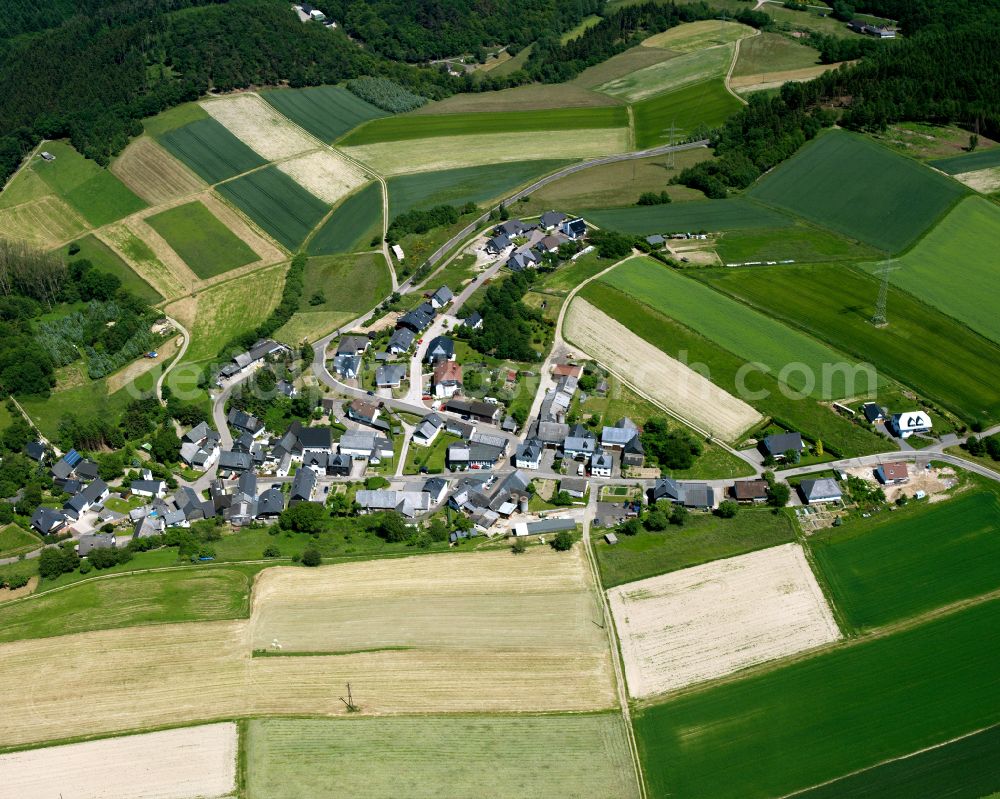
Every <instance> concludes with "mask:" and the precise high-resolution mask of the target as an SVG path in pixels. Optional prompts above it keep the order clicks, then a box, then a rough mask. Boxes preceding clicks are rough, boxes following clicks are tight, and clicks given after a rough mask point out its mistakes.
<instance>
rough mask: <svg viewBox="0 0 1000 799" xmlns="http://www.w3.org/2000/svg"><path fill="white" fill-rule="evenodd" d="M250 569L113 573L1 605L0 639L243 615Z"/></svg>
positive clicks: (231, 617) (23, 638)
mask: <svg viewBox="0 0 1000 799" xmlns="http://www.w3.org/2000/svg"><path fill="white" fill-rule="evenodd" d="M252 574H253V570H249V571H248V570H246V569H205V570H198V571H192V570H187V569H181V570H172V571H162V572H148V573H145V574H135V575H129V576H114V577H108V578H103V579H100V580H91V581H89V582H85V583H82V584H81V585H76V586H73V587H71V588H67V589H64V590H60V591H56V592H52V593H46V594H40V595H39V596H37V597H32V598H31V599H28V600H24V601H21V602H14V603H7V604H4V605H0V642H8V641H19V640H25V639H29V638H49V637H51V636H56V635H70V634H72V633H81V632H87V631H89V630H105V629H111V628H115V627H132V626H135V625H140V624H167V623H171V622H180V621H213V620H217V619H234V618H239V617H241V616H247V615H249V612H250V583H251V576H252Z"/></svg>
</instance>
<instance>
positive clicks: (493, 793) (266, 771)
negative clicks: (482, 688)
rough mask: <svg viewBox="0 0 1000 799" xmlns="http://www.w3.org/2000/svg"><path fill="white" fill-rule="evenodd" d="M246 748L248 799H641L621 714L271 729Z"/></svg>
mask: <svg viewBox="0 0 1000 799" xmlns="http://www.w3.org/2000/svg"><path fill="white" fill-rule="evenodd" d="M390 741H391V742H392V744H391V745H387V742H390ZM428 745H432V746H433V749H434V751H435V752H437V753H439V755H440V756H429V755H428V749H427V747H428ZM246 747H247V797H248V799H299V797H303V796H310V797H316V799H326V798H329V799H332V798H333V797H340V796H351V797H354V799H389V798H390V797H396V796H407V797H412V799H465V797H469V796H489V797H491V798H492V799H520V797H524V796H544V797H550V798H551V799H560V797H564V798H565V799H570V797H584V796H586V797H610V796H613V797H616V799H629V798H630V797H636V796H638V786H637V785H636V778H635V772H634V769H633V767H632V763H631V757H630V755H629V750H628V742H627V739H626V735H625V729H624V722H623V720H622V719H621V717H620V716H618V715H616V714H585V715H574V716H560V715H547V716H535V715H519V716H475V715H463V716H437V715H435V716H420V717H405V716H401V717H395V718H393V717H386V718H354V719H265V720H255V721H251V722H250V725H249V727H248V729H247V739H246Z"/></svg>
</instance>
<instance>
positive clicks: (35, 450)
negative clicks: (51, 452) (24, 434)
mask: <svg viewBox="0 0 1000 799" xmlns="http://www.w3.org/2000/svg"><path fill="white" fill-rule="evenodd" d="M24 454H25V455H27V456H28V457H29V458H31V460H33V461H35V462H36V463H43V462H44V461H45V445H44V444H43V443H42V442H41V441H29V442H28V443H27V444H25V445H24Z"/></svg>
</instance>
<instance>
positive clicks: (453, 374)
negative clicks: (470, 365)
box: [434, 361, 462, 384]
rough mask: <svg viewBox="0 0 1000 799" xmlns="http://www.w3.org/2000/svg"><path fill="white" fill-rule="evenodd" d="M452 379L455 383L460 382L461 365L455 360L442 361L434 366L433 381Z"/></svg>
mask: <svg viewBox="0 0 1000 799" xmlns="http://www.w3.org/2000/svg"><path fill="white" fill-rule="evenodd" d="M449 380H454V381H455V382H456V383H461V382H462V365H461V364H460V363H456V362H455V361H442V362H441V363H439V364H438V365H437V366H435V367H434V382H435V384H437V383H445V382H447V381H449Z"/></svg>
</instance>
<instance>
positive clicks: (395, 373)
mask: <svg viewBox="0 0 1000 799" xmlns="http://www.w3.org/2000/svg"><path fill="white" fill-rule="evenodd" d="M408 373H409V370H408V369H407V368H406V366H405V365H404V364H401V363H388V364H385V365H383V366H380V367H379V368H378V369H376V370H375V386H376V387H377V388H399V386H400V384H401V383H402V382H403V380H404V379H405V378H406V377H407V375H408Z"/></svg>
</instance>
